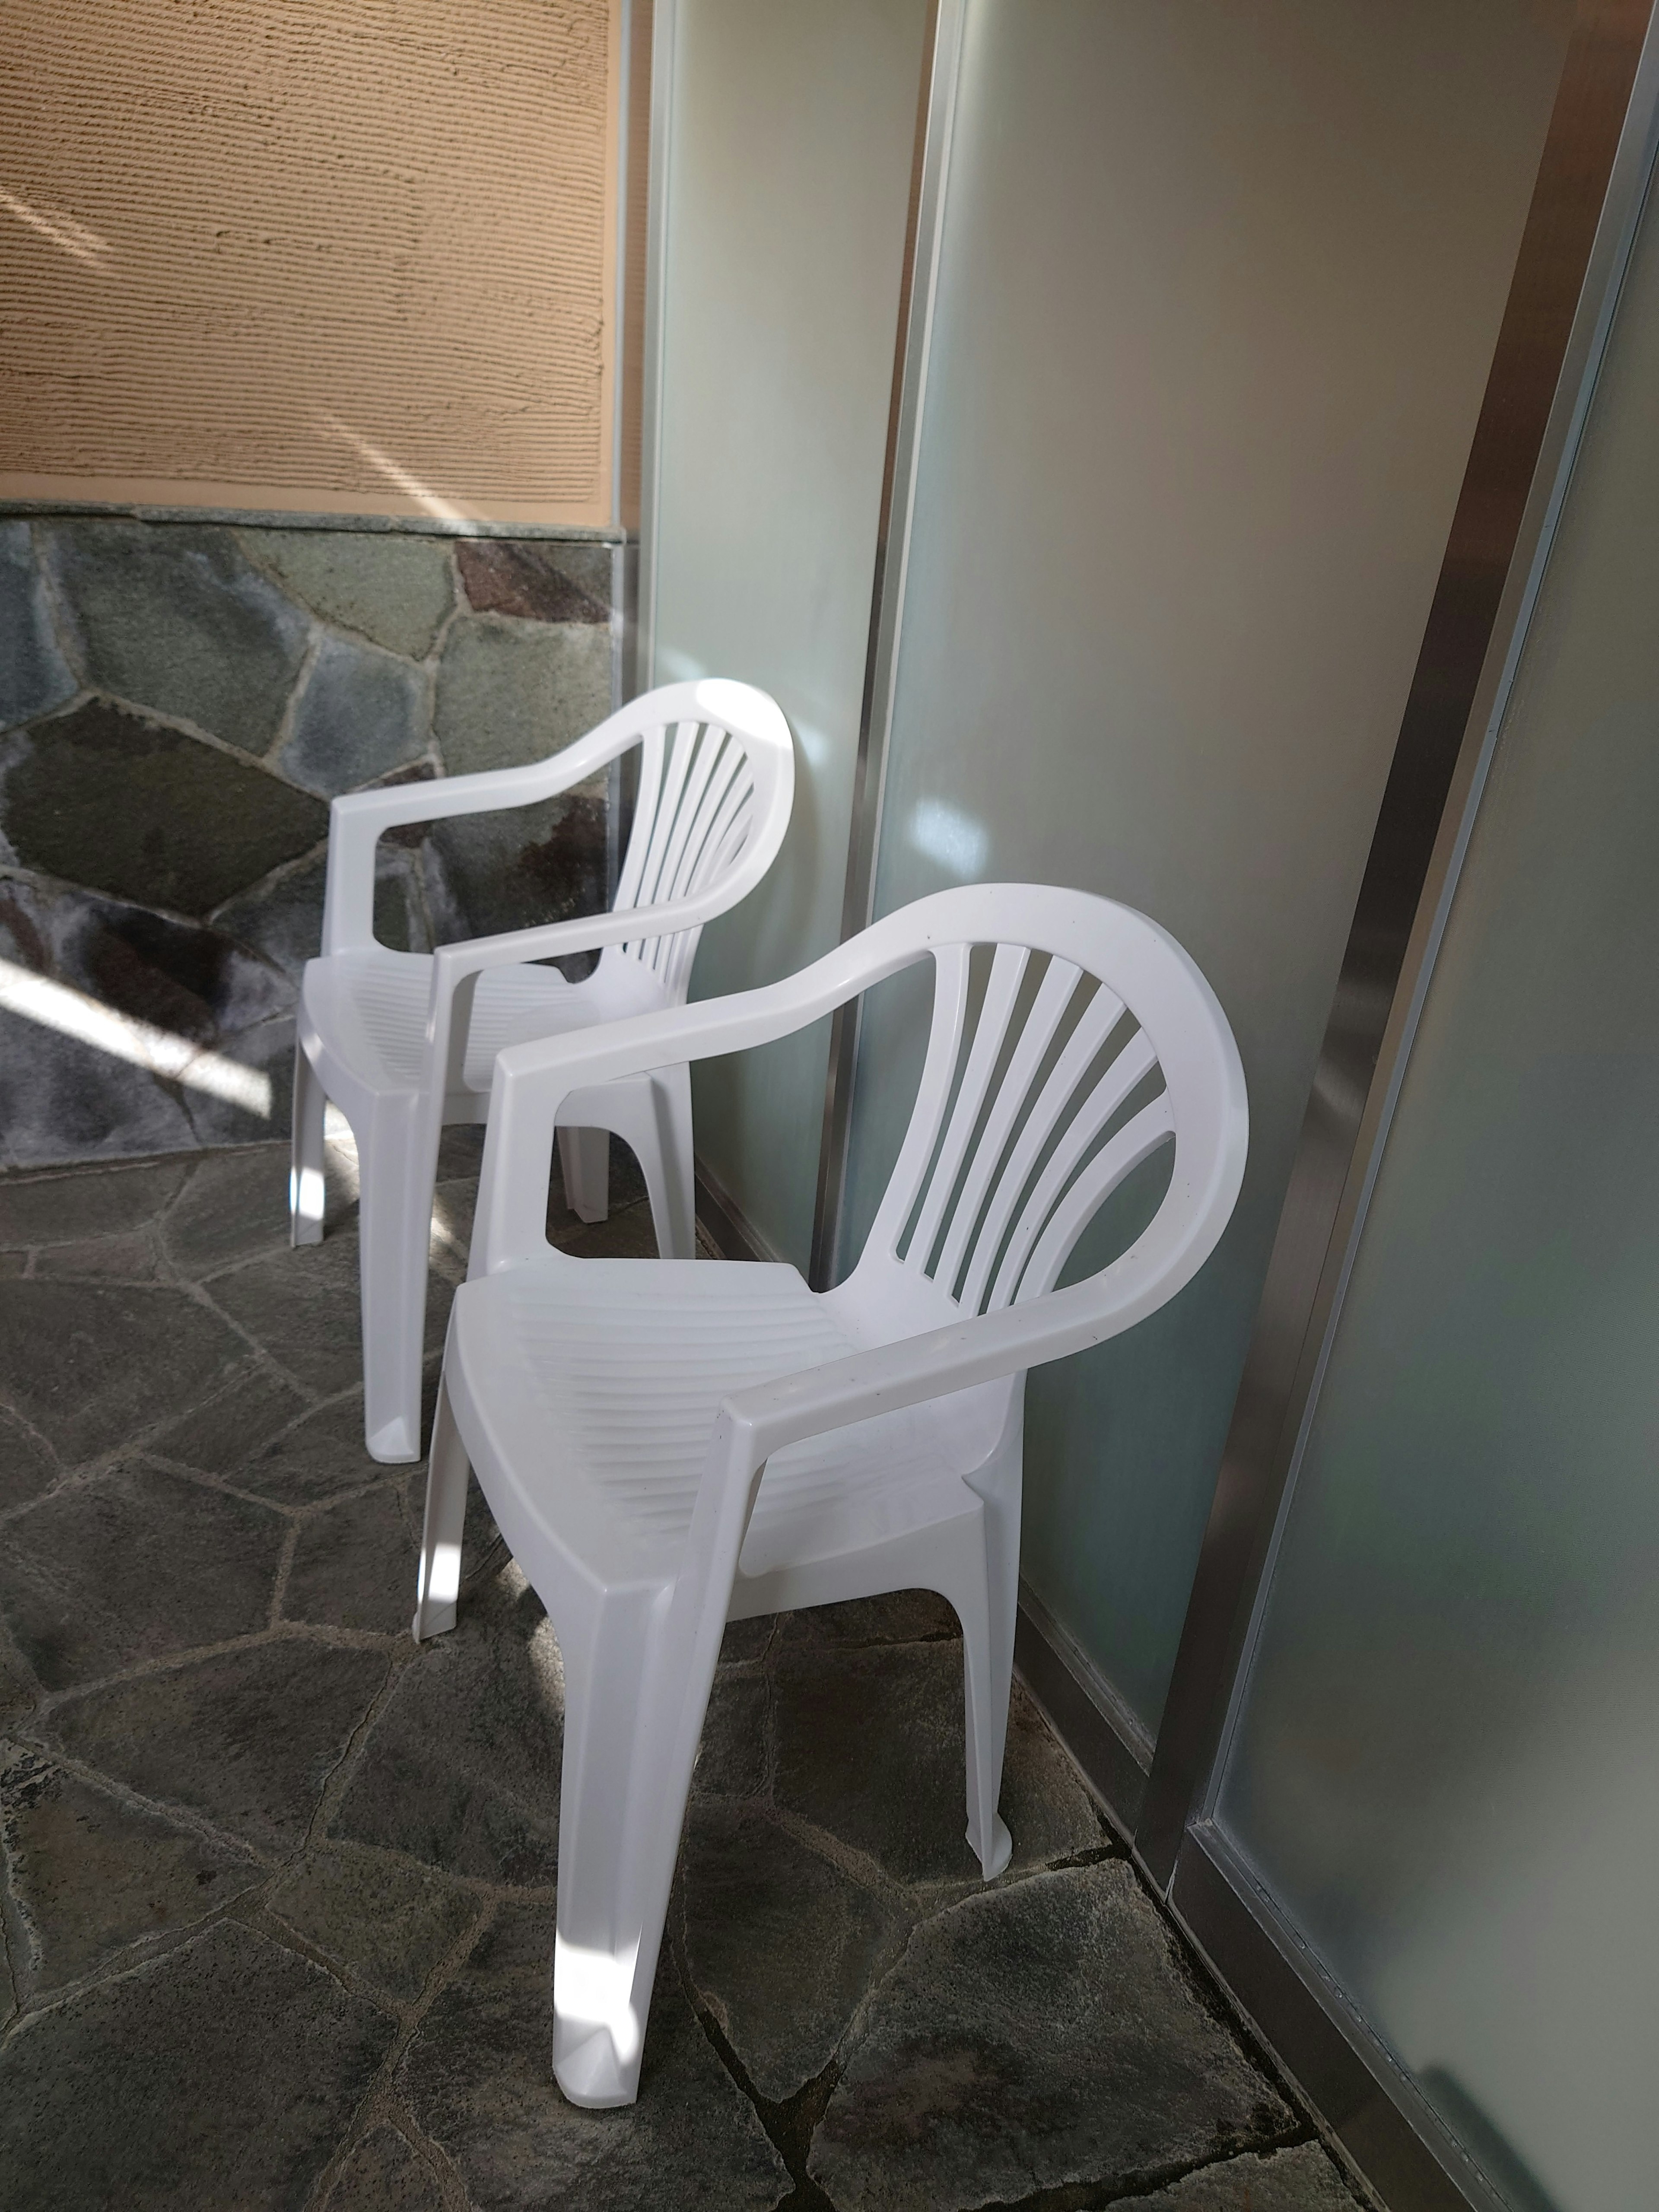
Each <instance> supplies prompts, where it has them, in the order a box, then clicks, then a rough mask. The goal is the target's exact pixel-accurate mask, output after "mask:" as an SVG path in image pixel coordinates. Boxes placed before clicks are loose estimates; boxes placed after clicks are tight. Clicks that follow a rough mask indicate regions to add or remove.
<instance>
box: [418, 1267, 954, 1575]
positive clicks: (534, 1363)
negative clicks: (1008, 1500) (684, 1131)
mask: <svg viewBox="0 0 1659 2212" xmlns="http://www.w3.org/2000/svg"><path fill="white" fill-rule="evenodd" d="M858 1348H859V1346H858V1345H857V1343H856V1342H855V1341H854V1339H853V1338H852V1337H851V1336H849V1335H848V1334H846V1332H845V1331H844V1329H843V1328H842V1327H840V1326H838V1325H837V1322H836V1321H835V1320H834V1319H833V1318H832V1317H831V1316H830V1315H829V1312H827V1311H826V1310H825V1301H824V1300H823V1299H822V1298H819V1297H815V1296H814V1295H813V1294H812V1292H811V1291H809V1290H808V1289H807V1287H806V1285H805V1283H804V1282H803V1281H802V1279H801V1278H800V1276H799V1274H798V1273H796V1271H795V1270H794V1268H793V1267H781V1266H757V1265H754V1264H751V1263H738V1262H726V1261H707V1260H704V1261H636V1260H589V1261H584V1262H583V1263H582V1265H581V1266H580V1268H579V1269H576V1270H572V1269H569V1268H568V1267H564V1268H555V1267H541V1266H539V1265H538V1264H536V1263H534V1262H531V1263H529V1264H527V1265H525V1266H522V1267H514V1268H508V1269H505V1270H503V1271H502V1272H501V1273H499V1274H495V1275H489V1276H485V1277H483V1278H482V1279H478V1280H476V1281H474V1282H471V1283H469V1284H467V1285H465V1287H464V1288H463V1289H462V1290H461V1291H459V1294H458V1296H457V1298H456V1303H455V1309H454V1317H453V1322H452V1334H451V1339H450V1346H449V1352H448V1355H447V1366H446V1373H447V1378H448V1386H449V1388H450V1389H451V1391H452V1393H453V1395H454V1396H455V1397H456V1400H457V1402H458V1404H462V1403H464V1404H465V1407H466V1408H467V1411H468V1416H469V1418H468V1419H467V1421H466V1426H467V1428H468V1430H469V1432H470V1433H471V1434H472V1435H473V1436H474V1437H475V1439H480V1438H486V1439H487V1440H488V1443H489V1447H490V1451H489V1457H490V1458H491V1459H493V1461H494V1462H495V1464H494V1466H493V1467H489V1466H486V1465H485V1464H484V1463H483V1462H480V1461H479V1460H478V1459H477V1458H475V1465H477V1466H478V1469H479V1474H480V1477H481V1479H482V1480H483V1482H484V1487H485V1492H486V1494H487V1495H488V1497H489V1501H490V1504H491V1505H492V1507H493V1508H494V1509H495V1515H496V1518H497V1520H498V1521H500V1522H501V1525H502V1528H503V1532H504V1533H505V1534H506V1535H507V1541H508V1542H509V1543H510V1544H511V1545H512V1547H513V1550H514V1552H515V1553H520V1556H521V1557H523V1556H525V1553H526V1550H527V1549H529V1548H531V1547H535V1546H538V1545H540V1544H550V1545H552V1546H553V1547H555V1548H556V1550H557V1551H559V1552H560V1553H563V1554H564V1555H565V1556H566V1557H567V1558H568V1559H571V1560H573V1561H574V1562H575V1563H577V1564H578V1565H580V1566H581V1567H582V1568H584V1569H585V1570H586V1571H587V1572H588V1573H589V1574H590V1575H592V1577H595V1578H596V1579H597V1580H598V1581H599V1583H602V1584H603V1585H605V1586H606V1587H611V1586H615V1585H617V1584H621V1583H635V1582H639V1581H650V1582H659V1581H662V1580H664V1579H665V1578H666V1577H671V1576H672V1574H673V1573H674V1571H675V1569H676V1565H677V1563H678V1559H679V1555H680V1552H681V1548H682V1546H683V1543H684V1536H685V1533H686V1530H687V1528H689V1526H690V1519H691V1511H692V1507H693V1504H694V1502H695V1499H696V1490H697V1485H698V1480H699V1478H700V1477H701V1475H702V1472H703V1468H704V1463H705V1460H706V1457H707V1454H708V1444H709V1440H710V1438H711V1437H712V1436H713V1434H714V1424H715V1420H716V1418H717V1416H718V1413H719V1410H720V1401H721V1400H722V1399H723V1398H725V1397H726V1396H727V1395H730V1394H731V1393H732V1392H733V1391H735V1390H739V1389H743V1388H744V1386H746V1385H750V1384H753V1383H760V1382H764V1381H767V1380H769V1379H770V1378H771V1377H774V1376H780V1375H787V1374H791V1373H793V1372H795V1371H797V1370H799V1369H802V1368H807V1367H813V1366H817V1365H818V1364H822V1363H823V1362H824V1361H826V1360H832V1359H840V1358H845V1357H846V1356H847V1355H848V1354H849V1353H851V1352H854V1351H856V1350H857V1349H858ZM969 1395H974V1394H969ZM964 1413H969V1409H966V1408H963V1407H960V1406H956V1407H953V1406H952V1405H951V1401H934V1402H933V1403H932V1404H930V1405H927V1406H924V1407H913V1408H906V1409H903V1410H902V1411H899V1412H896V1413H884V1414H882V1415H880V1416H879V1417H878V1418H877V1419H873V1420H866V1421H861V1422H859V1423H857V1424H856V1425H852V1426H849V1427H847V1428H844V1429H841V1430H837V1431H834V1432H833V1433H832V1434H830V1435H829V1436H827V1437H813V1438H811V1439H809V1440H807V1441H806V1442H805V1443H799V1444H794V1445H792V1446H790V1447H789V1448H788V1449H787V1450H784V1451H781V1452H780V1453H778V1454H777V1455H775V1457H774V1458H773V1460H772V1461H771V1462H770V1463H769V1466H768V1468H767V1469H766V1473H765V1474H764V1476H763V1479H762V1482H761V1487H760V1492H759V1496H758V1498H757V1501H756V1506H755V1512H754V1516H753V1518H752V1520H751V1521H750V1527H749V1534H748V1537H747V1540H746V1541H745V1544H744V1551H743V1555H742V1560H741V1565H740V1571H741V1572H742V1573H743V1574H745V1575H751V1576H752V1575H759V1574H763V1573H767V1572H769V1571H773V1570H775V1569H777V1568H781V1567H784V1566H793V1565H802V1564H805V1563H807V1562H809V1561H811V1560H814V1559H821V1558H823V1557H825V1556H829V1555H831V1554H834V1553H843V1552H849V1551H858V1550H860V1549H863V1548H866V1547H868V1546H870V1545H872V1544H875V1543H878V1542H882V1541H885V1540H887V1539H888V1538H890V1537H891V1536H893V1535H896V1534H900V1533H902V1531H903V1530H904V1529H905V1528H915V1527H920V1526H923V1525H928V1524H931V1523H932V1522H937V1521H938V1520H939V1519H940V1518H941V1517H946V1516H951V1515H954V1514H956V1513H959V1512H962V1511H964V1510H976V1508H975V1501H974V1500H973V1499H972V1498H970V1497H969V1495H968V1494H967V1493H965V1492H964V1491H963V1485H962V1480H961V1478H962V1475H963V1474H964V1473H967V1472H969V1471H971V1469H972V1468H973V1467H974V1466H975V1464H976V1463H977V1462H980V1461H981V1460H982V1459H983V1458H984V1456H985V1449H986V1444H985V1438H984V1431H983V1425H982V1422H975V1420H974V1419H972V1418H971V1413H969V1418H967V1419H964V1418H963V1415H964ZM526 1523H527V1524H528V1525H527V1526H526ZM532 1579H533V1576H532Z"/></svg>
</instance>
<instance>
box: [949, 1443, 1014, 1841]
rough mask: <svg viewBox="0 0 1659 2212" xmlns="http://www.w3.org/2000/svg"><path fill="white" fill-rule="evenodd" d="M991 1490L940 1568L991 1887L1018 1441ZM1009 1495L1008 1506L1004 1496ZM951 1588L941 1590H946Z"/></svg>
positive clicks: (977, 1825) (1008, 1655)
mask: <svg viewBox="0 0 1659 2212" xmlns="http://www.w3.org/2000/svg"><path fill="white" fill-rule="evenodd" d="M1009 1472H1010V1470H1007V1469H1000V1470H998V1473H999V1474H1001V1475H1002V1476H1003V1480H1000V1481H999V1480H994V1481H993V1483H992V1484H991V1485H990V1486H989V1487H990V1489H991V1495H990V1496H988V1497H981V1501H980V1510H979V1512H978V1513H977V1514H975V1516H973V1518H972V1519H971V1520H966V1519H964V1520H963V1521H962V1522H958V1523H957V1534H956V1539H955V1541H954V1543H953V1544H952V1547H951V1550H952V1552H953V1553H954V1554H955V1556H954V1557H953V1558H951V1559H949V1560H948V1561H945V1562H942V1563H941V1564H942V1565H944V1566H945V1572H944V1573H943V1574H942V1575H941V1577H940V1580H939V1586H940V1588H941V1589H942V1590H943V1591H944V1595H945V1596H947V1597H948V1598H949V1599H950V1601H951V1604H952V1605H953V1606H955V1607H956V1609H957V1619H958V1620H960V1621H961V1623H962V1664H963V1689H964V1692H965V1693H966V1705H967V1721H968V1729H967V1739H968V1741H967V1768H968V1844H969V1850H972V1852H973V1854H974V1856H975V1858H977V1859H978V1861H979V1863H980V1865H981V1869H983V1871H984V1875H985V1879H986V1881H994V1879H995V1877H996V1876H997V1875H1000V1873H1001V1872H1002V1870H1003V1869H1004V1868H1005V1867H1006V1865H1007V1863H1008V1861H1009V1858H1010V1857H1011V1856H1012V1851H1013V1839H1012V1837H1011V1836H1010V1835H1009V1833H1008V1830H1007V1828H1006V1826H1005V1825H1004V1823H1003V1820H1002V1818H1001V1816H1000V1814H999V1813H998V1811H997V1801H998V1799H999V1797H1000V1796H1001V1793H1002V1757H1003V1751H1004V1747H1005V1746H1006V1742H1007V1740H1008V1699H1009V1694H1010V1692H1011V1690H1012V1683H1013V1673H1014V1620H1015V1615H1016V1612H1017V1609H1018V1602H1019V1488H1018V1477H1019V1459H1018V1437H1016V1438H1015V1442H1014V1447H1013V1455H1012V1470H1011V1472H1012V1482H1010V1481H1009V1480H1007V1474H1008V1473H1009ZM1011 1490H1012V1503H1010V1500H1009V1496H1008V1493H1009V1492H1010V1491H1011ZM947 1583H948V1585H949V1587H946V1585H947Z"/></svg>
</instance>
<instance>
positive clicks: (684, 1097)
mask: <svg viewBox="0 0 1659 2212" xmlns="http://www.w3.org/2000/svg"><path fill="white" fill-rule="evenodd" d="M651 1103H652V1108H653V1115H652V1121H653V1134H654V1136H655V1138H656V1143H655V1145H654V1146H651V1145H643V1146H641V1149H640V1168H641V1173H642V1174H643V1175H644V1176H645V1188H646V1194H647V1197H648V1198H649V1199H650V1200H651V1225H652V1227H653V1229H654V1230H655V1231H656V1232H657V1250H658V1253H659V1255H660V1256H661V1257H662V1258H663V1259H665V1260H695V1259H696V1256H697V1199H696V1162H695V1160H694V1158H693V1156H692V1150H691V1071H690V1068H689V1067H687V1066H685V1065H684V1062H682V1063H681V1065H680V1066H678V1067H659V1069H658V1070H657V1072H656V1073H655V1074H654V1075H653V1077H652V1078H651Z"/></svg>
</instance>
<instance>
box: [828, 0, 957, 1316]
mask: <svg viewBox="0 0 1659 2212" xmlns="http://www.w3.org/2000/svg"><path fill="white" fill-rule="evenodd" d="M966 9H967V0H930V4H929V7H928V11H927V28H926V31H925V32H924V33H923V38H922V51H921V81H920V83H919V86H918V98H917V110H916V137H915V154H914V156H913V159H912V162H911V169H910V204H909V210H908V216H907V219H906V222H905V233H904V259H903V263H902V270H901V274H900V278H899V300H898V322H897V330H896V337H895V343H894V349H893V386H892V397H891V399H890V403H889V406H888V412H887V450H886V454H885V457H884V462H883V466H882V477H881V505H880V508H879V511H878V517H877V524H876V561H875V575H874V580H873V583H872V590H871V596H870V638H869V645H868V647H867V649H866V655H865V663H864V696H863V701H862V703H861V706H860V714H859V748H858V759H857V763H856V765H855V767H854V776H853V813H852V826H851V829H850V833H849V836H848V847H847V881H846V888H845V890H844V891H843V894H842V914H841V935H842V942H845V940H846V939H848V938H849V937H854V936H856V935H857V934H858V933H859V931H860V930H861V929H864V928H866V927H868V925H869V923H870V921H871V919H872V911H871V910H872V900H873V898H874V895H875V880H876V854H877V851H878V846H879V842H880V837H881V811H882V801H883V799H884V794H885V791H886V782H887V741H888V737H889V735H890V731H891V727H892V716H893V684H894V678H895V676H896V671H897V667H898V643H899V632H900V629H901V628H902V623H903V618H904V592H905V586H906V583H907V582H908V574H909V560H910V526H911V521H912V518H913V515H914V513H915V487H916V459H917V453H918V450H919V448H920V445H921V418H922V409H923V404H924V402H925V400H926V398H927V362H928V355H929V351H930V349H931V345H932V341H933V301H934V295H935V291H936V289H937V284H938V276H939V246H940V241H941V239H942V236H943V232H944V221H945V182H946V179H947V176H948V173H949V170H950V160H951V132H952V130H953V127H954V125H955V121H956V101H957V75H958V71H959V69H960V64H961V55H962V35H963V18H964V16H965V14H966ZM858 1041H859V1006H858V1005H857V1003H856V1002H854V1005H852V1006H842V1007H841V1008H840V1009H839V1010H838V1011H837V1012H836V1014H835V1016H834V1017H833V1018H832V1021H831V1024H830V1035H829V1070H828V1073H827V1075H826V1078H825V1082H824V1093H823V1134H822V1137H821V1139H820V1141H819V1147H818V1184H817V1197H816V1200H815V1204H814V1207H813V1218H812V1251H811V1260H810V1261H809V1262H808V1267H807V1279H808V1280H809V1281H810V1282H811V1285H812V1287H813V1288H814V1289H815V1290H827V1289H828V1288H829V1285H830V1284H831V1283H832V1282H833V1281H834V1279H835V1273H836V1262H837V1260H838V1257H839V1253H840V1244H841V1225H842V1205H843V1200H844V1198H845V1194H846V1186H847V1152H848V1139H849V1138H850V1136H851V1133H852V1125H853V1082H854V1073H855V1071H856V1068H857V1064H858Z"/></svg>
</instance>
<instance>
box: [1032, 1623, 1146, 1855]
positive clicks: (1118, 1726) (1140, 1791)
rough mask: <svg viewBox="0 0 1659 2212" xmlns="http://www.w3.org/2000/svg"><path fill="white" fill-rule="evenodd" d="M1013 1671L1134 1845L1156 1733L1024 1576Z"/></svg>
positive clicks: (1111, 1818) (1111, 1817) (1091, 1786)
mask: <svg viewBox="0 0 1659 2212" xmlns="http://www.w3.org/2000/svg"><path fill="white" fill-rule="evenodd" d="M1014 1672H1015V1674H1018V1677H1019V1679H1020V1680H1021V1681H1022V1682H1023V1683H1024V1685H1025V1687H1026V1689H1027V1691H1028V1692H1030V1696H1031V1698H1032V1699H1033V1700H1034V1702H1035V1703H1036V1707H1037V1710H1038V1711H1039V1712H1041V1714H1042V1717H1043V1718H1044V1720H1046V1721H1047V1722H1048V1725H1049V1727H1050V1728H1051V1729H1053V1730H1054V1734H1055V1735H1057V1736H1058V1737H1059V1739H1060V1743H1061V1745H1062V1746H1063V1747H1064V1748H1065V1749H1066V1751H1067V1752H1068V1753H1070V1755H1071V1757H1072V1759H1073V1762H1074V1763H1075V1765H1076V1766H1077V1768H1078V1771H1079V1773H1080V1774H1081V1775H1082V1777H1083V1778H1084V1780H1085V1782H1086V1783H1087V1784H1088V1785H1089V1787H1090V1789H1091V1790H1092V1791H1093V1793H1094V1795H1095V1796H1097V1798H1098V1799H1099V1800H1100V1802H1101V1804H1102V1805H1103V1807H1104V1808H1105V1811H1106V1814H1107V1817H1108V1819H1109V1820H1110V1821H1111V1823H1112V1825H1113V1826H1114V1827H1115V1828H1116V1829H1117V1830H1118V1831H1119V1832H1120V1833H1121V1835H1122V1838H1123V1840H1124V1841H1125V1843H1126V1844H1132V1843H1133V1839H1134V1832H1135V1824H1136V1822H1137V1821H1138V1820H1139V1818H1140V1808H1141V1802H1142V1800H1143V1798H1144V1797H1145V1796H1146V1777H1147V1774H1148V1772H1149V1771H1150V1770H1151V1767H1152V1739H1151V1738H1150V1737H1149V1736H1148V1735H1146V1732H1145V1731H1144V1730H1143V1729H1142V1728H1141V1727H1140V1724H1139V1722H1138V1721H1137V1720H1136V1719H1135V1717H1134V1716H1133V1714H1132V1713H1131V1712H1130V1711H1129V1709H1128V1707H1127V1705H1124V1704H1123V1702H1122V1700H1121V1699H1120V1698H1119V1697H1118V1696H1117V1695H1116V1693H1115V1692H1114V1691H1113V1690H1112V1688H1111V1687H1110V1686H1109V1684H1108V1683H1107V1682H1106V1681H1104V1680H1103V1679H1102V1677H1101V1676H1100V1674H1098V1673H1097V1671H1096V1669H1095V1668H1093V1666H1091V1663H1090V1662H1089V1661H1088V1659H1087V1658H1086V1657H1085V1656H1084V1654H1083V1653H1082V1652H1081V1651H1080V1650H1079V1649H1078V1647H1077V1645H1076V1644H1074V1643H1073V1641H1072V1638H1070V1637H1069V1636H1068V1635H1067V1634H1066V1631H1065V1630H1064V1629H1063V1628H1062V1627H1061V1626H1060V1623H1059V1622H1058V1621H1057V1620H1055V1619H1054V1616H1053V1614H1052V1613H1049V1612H1048V1608H1047V1607H1046V1606H1044V1604H1043V1602H1042V1599H1041V1598H1039V1597H1038V1596H1037V1595H1036V1593H1035V1592H1034V1591H1033V1590H1032V1589H1030V1585H1029V1584H1028V1583H1024V1582H1023V1581H1022V1583H1020V1586H1019V1615H1018V1620H1017V1621H1016V1622H1015V1626H1014Z"/></svg>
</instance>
